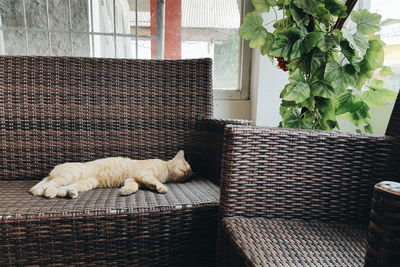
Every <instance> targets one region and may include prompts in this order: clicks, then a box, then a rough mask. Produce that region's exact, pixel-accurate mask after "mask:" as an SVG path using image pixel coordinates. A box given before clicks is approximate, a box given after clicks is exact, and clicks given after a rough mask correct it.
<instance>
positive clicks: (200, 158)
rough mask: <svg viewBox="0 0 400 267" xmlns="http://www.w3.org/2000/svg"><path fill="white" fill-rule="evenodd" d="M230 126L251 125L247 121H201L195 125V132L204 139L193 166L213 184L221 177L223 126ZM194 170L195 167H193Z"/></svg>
mask: <svg viewBox="0 0 400 267" xmlns="http://www.w3.org/2000/svg"><path fill="white" fill-rule="evenodd" d="M229 124H232V125H252V121H249V120H236V119H201V120H199V121H198V123H197V127H196V128H197V130H198V131H199V132H200V133H201V136H202V137H203V138H204V140H202V142H204V144H203V145H202V149H201V150H202V151H198V155H197V156H196V160H195V161H193V164H195V165H197V169H199V170H200V171H201V174H202V175H206V176H207V177H209V178H210V179H211V180H213V181H214V182H215V183H217V184H219V181H220V177H221V160H222V148H223V143H224V129H225V126H227V125H229ZM195 168H196V167H195Z"/></svg>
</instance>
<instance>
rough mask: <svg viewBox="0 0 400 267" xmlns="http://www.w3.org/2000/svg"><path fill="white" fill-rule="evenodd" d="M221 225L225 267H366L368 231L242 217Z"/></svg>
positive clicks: (334, 225) (351, 226)
mask: <svg viewBox="0 0 400 267" xmlns="http://www.w3.org/2000/svg"><path fill="white" fill-rule="evenodd" d="M222 224H223V231H224V232H223V233H222V234H221V237H222V240H221V242H220V244H221V246H222V247H221V249H222V251H223V254H224V256H225V257H223V261H222V263H223V264H222V265H223V266H229V267H231V266H271V267H272V266H273V267H275V266H315V267H316V266H320V267H326V266H331V267H333V266H363V262H364V254H365V246H366V233H367V231H366V227H361V226H354V225H346V224H329V223H317V222H301V221H290V220H285V221H284V220H269V219H265V218H240V217H232V218H224V219H223V221H222ZM238 259H240V260H238Z"/></svg>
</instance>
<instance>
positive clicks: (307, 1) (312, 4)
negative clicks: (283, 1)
mask: <svg viewBox="0 0 400 267" xmlns="http://www.w3.org/2000/svg"><path fill="white" fill-rule="evenodd" d="M293 3H294V4H295V5H296V6H297V7H298V8H301V9H302V10H303V11H304V12H306V13H307V14H310V15H313V16H316V15H317V10H316V9H317V7H318V4H317V2H316V1H315V0H293Z"/></svg>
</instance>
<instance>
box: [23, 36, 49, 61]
mask: <svg viewBox="0 0 400 267" xmlns="http://www.w3.org/2000/svg"><path fill="white" fill-rule="evenodd" d="M28 42H29V55H32V56H49V55H50V48H49V34H48V32H40V31H28Z"/></svg>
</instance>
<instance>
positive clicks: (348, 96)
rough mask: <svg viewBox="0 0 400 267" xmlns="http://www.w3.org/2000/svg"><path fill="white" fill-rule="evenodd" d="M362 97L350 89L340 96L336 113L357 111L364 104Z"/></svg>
mask: <svg viewBox="0 0 400 267" xmlns="http://www.w3.org/2000/svg"><path fill="white" fill-rule="evenodd" d="M362 103H363V102H362V99H361V97H359V96H358V95H353V94H352V91H350V90H348V91H347V92H346V93H344V94H341V95H340V96H339V97H338V106H337V109H336V111H335V113H336V115H341V114H344V113H346V112H350V113H352V112H355V111H356V110H358V109H359V108H360V106H361V105H362Z"/></svg>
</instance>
